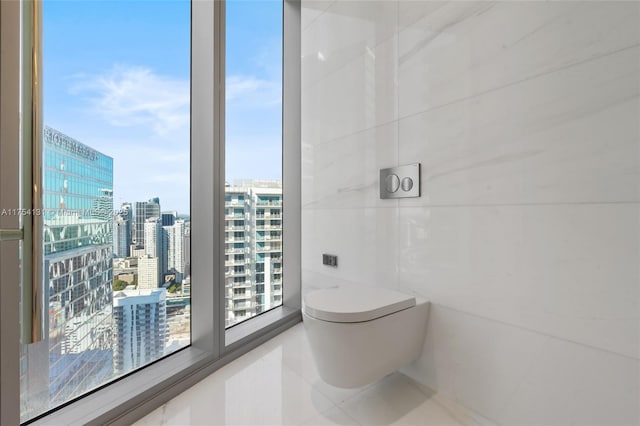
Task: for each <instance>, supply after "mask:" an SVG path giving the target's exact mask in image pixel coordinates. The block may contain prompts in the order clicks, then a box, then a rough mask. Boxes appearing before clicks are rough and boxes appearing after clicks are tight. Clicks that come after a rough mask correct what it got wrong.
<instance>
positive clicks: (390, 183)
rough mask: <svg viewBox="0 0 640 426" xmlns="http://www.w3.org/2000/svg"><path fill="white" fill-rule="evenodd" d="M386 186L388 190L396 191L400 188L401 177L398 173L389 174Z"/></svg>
mask: <svg viewBox="0 0 640 426" xmlns="http://www.w3.org/2000/svg"><path fill="white" fill-rule="evenodd" d="M384 181H385V186H386V188H387V192H391V193H393V192H396V191H397V190H398V188H400V178H399V177H398V175H393V174H392V175H389V176H387V177H386V178H385V180H384Z"/></svg>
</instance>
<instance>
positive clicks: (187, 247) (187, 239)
mask: <svg viewBox="0 0 640 426" xmlns="http://www.w3.org/2000/svg"><path fill="white" fill-rule="evenodd" d="M183 248H184V276H185V277H189V276H191V222H185V224H184V244H183Z"/></svg>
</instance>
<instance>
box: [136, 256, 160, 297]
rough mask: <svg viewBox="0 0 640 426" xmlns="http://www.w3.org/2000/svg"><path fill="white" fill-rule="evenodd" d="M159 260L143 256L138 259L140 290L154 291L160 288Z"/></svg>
mask: <svg viewBox="0 0 640 426" xmlns="http://www.w3.org/2000/svg"><path fill="white" fill-rule="evenodd" d="M159 270H160V268H159V267H158V258H157V257H151V256H147V255H145V256H141V257H139V258H138V289H141V290H144V289H146V290H152V289H155V288H158V287H159V286H160V283H161V281H160V280H161V278H162V277H161V276H160V274H159V272H158V271H159Z"/></svg>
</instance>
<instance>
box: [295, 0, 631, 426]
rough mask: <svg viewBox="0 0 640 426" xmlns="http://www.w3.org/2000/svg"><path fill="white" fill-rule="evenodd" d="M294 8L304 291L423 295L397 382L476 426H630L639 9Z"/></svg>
mask: <svg viewBox="0 0 640 426" xmlns="http://www.w3.org/2000/svg"><path fill="white" fill-rule="evenodd" d="M302 7H303V8H302V28H303V31H302V86H303V89H302V108H303V109H302V144H303V148H302V150H303V154H302V161H303V166H302V174H303V176H302V179H303V194H302V202H303V234H302V239H303V254H302V261H303V265H302V267H303V292H306V291H309V290H310V289H314V288H322V287H327V286H334V285H351V286H361V287H363V291H366V287H367V286H384V287H389V288H396V289H401V290H403V291H407V292H412V293H415V294H418V295H421V296H423V297H426V298H427V299H429V300H431V302H432V310H431V313H430V319H429V327H428V331H427V339H426V344H425V348H424V352H423V355H422V356H421V358H420V359H419V360H418V361H416V362H415V363H414V364H412V365H411V366H409V367H408V368H407V369H406V371H405V373H407V374H409V375H411V376H412V377H413V378H414V379H416V380H417V381H420V382H422V383H423V384H425V385H427V386H429V387H431V388H433V389H434V390H436V391H437V392H438V395H441V396H442V397H443V398H446V399H447V400H449V401H452V402H453V403H454V404H456V405H457V406H459V407H463V408H464V409H466V410H468V412H469V413H472V414H473V415H472V416H471V418H474V419H476V421H477V422H480V423H482V422H493V423H497V424H509V425H511V424H545V425H548V424H555V425H564V424H602V425H614V424H615V425H627V424H628V425H631V424H634V425H635V424H640V25H639V24H638V23H639V22H640V2H636V1H630V2H616V1H556V2H542V1H531V2H517V1H503V2H489V1H477V2H466V1H446V2H445V1H442V2H438V1H403V0H399V1H342V0H336V1H305V0H303V2H302ZM414 162H419V163H421V164H422V169H423V173H422V179H421V183H422V193H423V195H422V197H420V198H417V199H401V200H381V199H379V196H378V171H379V169H380V168H385V167H390V166H394V165H400V164H407V163H414ZM322 253H332V254H337V255H338V256H339V267H338V268H337V269H333V268H329V267H326V266H323V265H322V262H321V254H322ZM474 416H475V417H474Z"/></svg>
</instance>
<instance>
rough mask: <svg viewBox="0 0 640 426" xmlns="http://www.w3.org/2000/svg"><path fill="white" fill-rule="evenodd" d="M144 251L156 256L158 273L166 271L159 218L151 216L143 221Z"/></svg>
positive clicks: (148, 254)
mask: <svg viewBox="0 0 640 426" xmlns="http://www.w3.org/2000/svg"><path fill="white" fill-rule="evenodd" d="M144 240H145V244H144V253H145V254H146V255H147V256H150V257H157V258H158V268H159V270H158V273H159V274H163V273H164V272H165V271H166V264H167V259H166V258H167V256H166V252H165V249H164V244H163V241H162V240H163V238H162V223H161V222H160V218H158V217H152V218H149V219H147V220H146V221H145V222H144Z"/></svg>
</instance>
